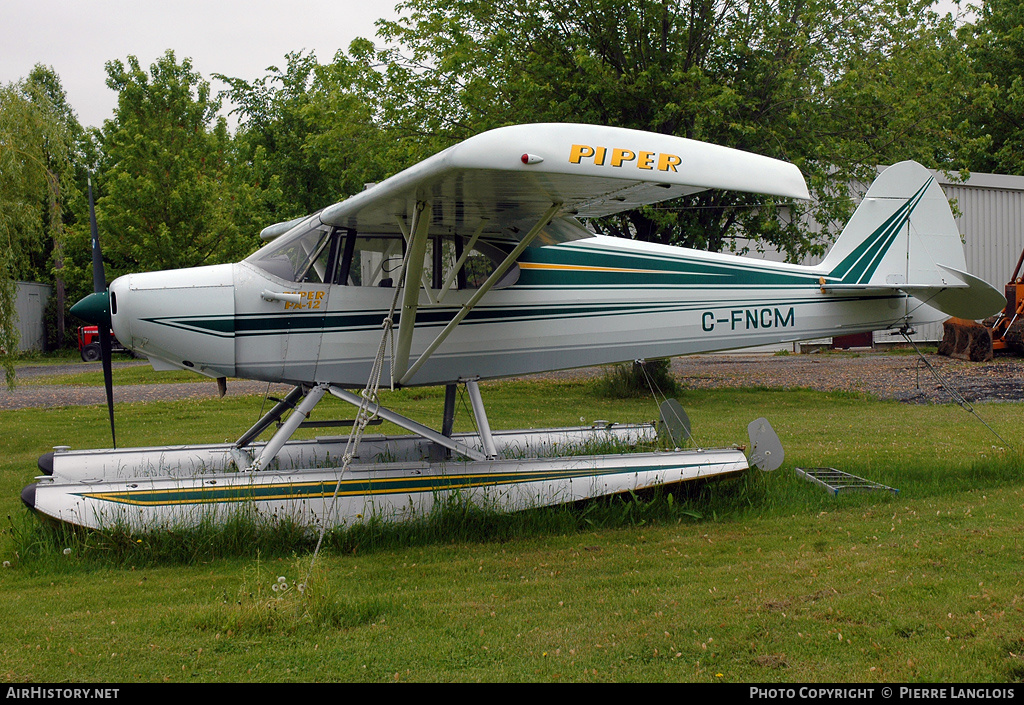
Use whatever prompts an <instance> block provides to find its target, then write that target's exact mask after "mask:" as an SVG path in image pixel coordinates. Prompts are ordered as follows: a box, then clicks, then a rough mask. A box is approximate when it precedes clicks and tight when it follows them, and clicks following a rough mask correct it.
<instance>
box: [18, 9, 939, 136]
mask: <svg viewBox="0 0 1024 705" xmlns="http://www.w3.org/2000/svg"><path fill="white" fill-rule="evenodd" d="M953 1H954V0H942V1H941V2H940V3H939V5H940V6H942V7H943V8H950V7H952V6H953ZM396 2H397V0H378V1H377V2H374V0H333V1H332V0H319V1H318V0H162V1H161V0H0V84H7V83H10V82H12V81H17V80H19V79H21V78H25V77H26V76H27V75H28V73H29V72H30V71H31V70H32V67H33V66H35V65H36V64H37V63H41V64H45V65H48V66H51V67H53V69H54V70H55V71H56V72H57V75H58V76H60V79H61V83H62V85H63V86H64V90H65V91H66V92H67V97H68V102H69V103H70V104H71V107H72V108H73V109H74V110H75V112H76V113H77V114H78V119H79V121H80V122H81V123H82V124H83V125H87V126H88V125H92V126H97V127H98V126H100V125H102V123H103V121H104V120H105V119H107V118H110V117H112V115H113V111H114V108H115V106H116V103H117V96H116V94H115V93H114V92H113V91H112V90H110V89H109V88H107V86H106V71H105V69H104V65H105V64H106V62H108V61H111V60H113V59H122V60H124V59H125V58H127V57H128V56H129V55H134V56H137V57H138V58H139V62H140V64H141V65H142V67H143V68H145V69H147V70H148V68H149V66H150V64H152V63H153V62H154V61H155V60H156V59H157V58H158V57H160V56H161V55H162V54H163V53H164V52H165V51H166V50H167V49H173V50H174V52H175V56H176V57H177V58H178V60H179V62H180V61H181V59H183V58H185V57H188V58H190V59H192V63H193V67H194V69H195V70H197V71H198V72H199V73H200V74H202V76H203V77H204V78H205V79H206V80H208V81H210V83H211V84H212V86H213V88H214V90H220V89H221V88H223V87H224V86H223V84H221V83H219V82H217V81H215V80H214V79H213V76H212V74H214V73H222V74H224V75H227V76H234V77H239V78H243V79H246V80H249V81H251V80H253V79H255V78H259V77H262V76H265V75H266V74H267V71H266V69H267V67H269V66H283V64H284V56H285V54H287V53H288V52H292V51H312V52H314V53H315V54H316V56H317V59H318V60H319V61H320V62H321V63H327V62H329V61H330V60H331V58H332V57H333V56H334V54H335V52H336V51H338V49H346V50H347V49H348V45H349V43H350V42H351V41H352V40H353V39H355V38H356V37H367V38H371V39H372V38H373V37H374V34H375V29H374V22H375V21H376V20H377V19H378V18H379V17H381V16H385V15H386V16H388V17H393V16H394V12H393V10H392V8H393V7H394V5H395V3H396Z"/></svg>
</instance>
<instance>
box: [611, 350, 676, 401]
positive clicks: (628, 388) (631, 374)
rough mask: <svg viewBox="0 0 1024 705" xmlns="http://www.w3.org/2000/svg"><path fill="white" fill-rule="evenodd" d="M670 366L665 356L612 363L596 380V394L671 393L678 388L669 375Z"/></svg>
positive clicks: (622, 396)
mask: <svg viewBox="0 0 1024 705" xmlns="http://www.w3.org/2000/svg"><path fill="white" fill-rule="evenodd" d="M670 366H671V360H669V359H668V358H661V359H659V360H634V361H633V362H624V363H622V364H620V365H614V366H612V367H609V368H607V370H606V371H605V374H604V376H603V377H602V378H601V379H600V381H599V382H598V393H599V394H600V395H601V396H604V397H609V398H612V399H629V398H636V397H646V396H653V397H655V398H658V397H663V396H666V397H671V396H675V395H676V394H678V393H679V389H680V387H679V383H678V382H676V380H675V379H674V378H673V377H672V374H671V372H670V369H669V368H670Z"/></svg>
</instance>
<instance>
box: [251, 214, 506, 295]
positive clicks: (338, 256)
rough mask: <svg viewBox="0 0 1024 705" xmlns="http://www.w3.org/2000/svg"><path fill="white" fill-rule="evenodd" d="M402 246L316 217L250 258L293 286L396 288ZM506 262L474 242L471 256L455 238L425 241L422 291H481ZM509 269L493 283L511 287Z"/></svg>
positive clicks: (391, 239) (492, 248)
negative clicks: (499, 265)
mask: <svg viewBox="0 0 1024 705" xmlns="http://www.w3.org/2000/svg"><path fill="white" fill-rule="evenodd" d="M404 257H405V241H404V239H403V238H402V237H400V236H398V235H392V234H372V233H367V234H363V233H356V232H355V231H351V230H347V229H343V228H337V227H333V226H329V225H324V224H323V223H321V222H320V219H319V218H318V217H316V216H314V217H312V218H310V219H308V220H306V221H305V222H303V223H300V224H299V225H297V226H296V227H295V228H293V229H292V230H290V231H289V232H287V233H285V234H284V235H281V236H280V237H279V238H278V239H277V240H275V241H273V242H271V243H270V244H268V245H266V246H265V247H263V248H262V249H261V250H259V251H257V252H256V253H254V254H253V255H251V256H250V257H249V258H248V260H247V261H248V262H249V263H250V264H253V265H255V266H256V267H259V268H260V269H262V270H264V271H265V272H268V273H270V274H272V275H274V276H276V277H279V278H281V279H285V280H287V281H291V282H308V283H314V284H341V285H345V286H373V287H393V286H397V285H398V283H399V278H400V277H401V274H402V262H403V261H404ZM504 258H505V252H503V251H502V250H501V249H500V248H498V247H495V246H494V245H491V244H488V243H485V242H482V241H477V242H476V243H474V245H473V248H472V249H471V250H469V252H465V242H464V240H463V238H462V237H460V236H457V235H454V236H452V235H448V236H435V237H431V238H430V240H429V241H428V242H427V248H426V252H425V254H424V262H423V276H422V278H421V281H420V282H419V283H420V285H421V286H423V287H424V288H426V289H431V290H459V289H476V288H479V287H480V286H481V285H482V284H483V283H484V282H485V281H486V280H487V278H488V277H489V276H490V275H491V273H492V272H493V271H494V270H495V269H496V268H497V266H498V264H499V263H500V262H501V261H502V260H503V259H504ZM518 273H519V268H518V267H516V266H513V267H512V268H510V270H509V271H508V272H507V273H506V275H505V276H504V277H502V280H501V281H500V282H499V283H498V284H497V288H504V287H506V286H511V285H512V284H514V283H515V281H516V279H517V278H518Z"/></svg>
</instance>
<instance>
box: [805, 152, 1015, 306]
mask: <svg viewBox="0 0 1024 705" xmlns="http://www.w3.org/2000/svg"><path fill="white" fill-rule="evenodd" d="M820 266H821V269H822V270H824V271H825V272H827V274H826V275H825V276H824V277H823V280H824V281H823V288H827V289H829V290H831V291H833V292H837V293H838V292H840V291H844V290H848V291H854V290H863V289H890V290H891V289H900V290H902V291H904V292H906V293H908V294H910V295H911V296H913V297H915V298H917V299H920V300H921V301H923V302H924V303H926V304H928V305H929V306H931V307H933V308H936V309H938V310H940V311H942V312H943V313H945V314H947V315H951V316H956V317H958V318H968V319H978V318H984V317H986V316H988V315H991V314H993V313H995V312H996V311H999V310H1000V309H1002V308H1003V307H1004V306H1005V305H1006V300H1005V298H1003V295H1002V294H1001V293H1000V292H999V291H998V290H997V289H995V288H994V287H992V286H990V285H989V284H987V283H986V282H984V281H982V280H981V279H978V278H977V277H974V276H971V275H970V274H967V273H966V271H965V270H966V269H967V265H966V261H965V259H964V248H963V244H962V242H961V241H960V232H959V231H958V230H957V227H956V222H955V221H954V220H953V213H952V212H951V211H950V209H949V202H948V201H947V200H946V195H945V194H944V193H943V192H942V188H941V187H940V186H939V184H938V183H937V182H936V181H935V177H933V176H932V175H931V173H930V172H929V171H928V170H927V169H925V168H924V167H923V166H921V165H920V164H918V163H917V162H911V161H907V162H900V163H899V164H894V165H893V166H891V167H889V168H888V169H886V170H885V171H883V172H882V173H881V174H880V175H879V177H878V178H877V179H875V181H874V183H872V184H871V187H870V188H869V189H868V192H867V193H866V194H865V196H864V200H863V201H862V202H861V204H860V206H859V207H858V208H857V210H856V212H855V213H854V214H853V217H852V218H851V219H850V222H849V223H847V224H846V227H845V228H844V229H843V232H842V233H841V234H840V236H839V239H838V240H836V243H835V245H834V246H833V247H832V249H831V251H830V252H829V253H828V256H827V257H826V258H825V260H824V261H823V262H822V263H821V265H820Z"/></svg>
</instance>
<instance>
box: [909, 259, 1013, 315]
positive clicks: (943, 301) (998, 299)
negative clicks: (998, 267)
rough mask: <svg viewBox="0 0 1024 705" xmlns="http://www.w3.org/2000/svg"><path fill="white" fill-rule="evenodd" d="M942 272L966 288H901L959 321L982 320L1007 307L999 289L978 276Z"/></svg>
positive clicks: (960, 286) (956, 271) (954, 270)
mask: <svg viewBox="0 0 1024 705" xmlns="http://www.w3.org/2000/svg"><path fill="white" fill-rule="evenodd" d="M938 267H939V268H940V269H943V270H945V271H946V272H948V273H949V274H951V275H953V276H954V277H957V278H958V279H959V280H960V281H961V282H963V284H959V285H957V284H954V285H952V286H949V287H937V286H929V287H915V286H903V287H900V288H901V289H902V290H903V291H905V292H907V293H908V294H910V295H911V296H913V297H914V298H916V299H920V300H921V301H923V302H924V303H926V304H928V305H929V306H931V307H932V308H937V309H938V310H940V311H942V312H943V313H946V314H949V315H950V316H954V317H956V318H964V319H968V320H979V319H982V318H985V317H987V316H990V315H992V314H993V313H994V312H996V311H999V310H1001V309H1002V308H1004V307H1005V306H1006V297H1004V296H1003V295H1002V294H1001V293H1000V292H999V290H998V289H996V288H995V287H994V286H992V285H991V284H989V283H988V282H986V281H982V280H981V279H979V278H978V277H976V276H973V275H971V274H968V273H967V272H962V271H960V270H957V269H953V268H952V267H946V266H944V265H941V264H940V265H938Z"/></svg>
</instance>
